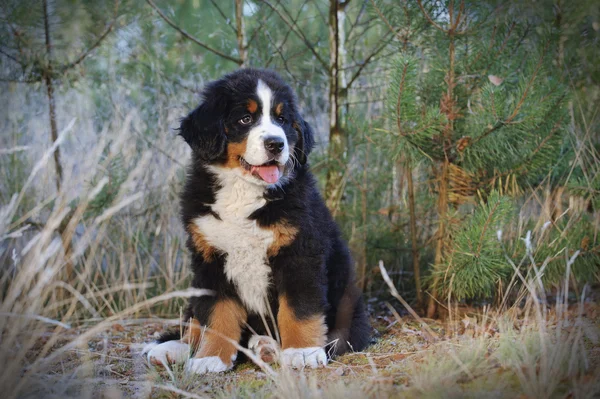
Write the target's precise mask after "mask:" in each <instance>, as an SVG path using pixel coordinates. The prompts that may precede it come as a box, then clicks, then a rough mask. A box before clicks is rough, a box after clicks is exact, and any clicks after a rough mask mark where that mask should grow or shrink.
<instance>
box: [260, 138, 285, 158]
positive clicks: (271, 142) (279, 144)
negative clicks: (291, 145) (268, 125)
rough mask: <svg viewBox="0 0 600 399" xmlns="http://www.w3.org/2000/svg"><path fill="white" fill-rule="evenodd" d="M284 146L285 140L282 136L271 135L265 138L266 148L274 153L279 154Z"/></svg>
mask: <svg viewBox="0 0 600 399" xmlns="http://www.w3.org/2000/svg"><path fill="white" fill-rule="evenodd" d="M284 146H285V142H284V141H283V138H281V137H277V136H270V137H267V138H265V148H266V149H267V151H268V152H270V153H271V154H273V155H277V154H279V153H280V152H281V151H282V150H283V147H284Z"/></svg>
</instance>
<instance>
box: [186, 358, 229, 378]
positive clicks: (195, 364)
mask: <svg viewBox="0 0 600 399" xmlns="http://www.w3.org/2000/svg"><path fill="white" fill-rule="evenodd" d="M232 367H233V362H232V363H231V364H225V363H223V361H222V360H221V358H220V357H219V356H208V357H201V358H193V359H190V360H188V362H187V363H186V364H185V371H187V372H188V373H193V374H206V373H220V372H223V371H227V370H229V369H231V368H232Z"/></svg>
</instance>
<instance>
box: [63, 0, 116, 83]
mask: <svg viewBox="0 0 600 399" xmlns="http://www.w3.org/2000/svg"><path fill="white" fill-rule="evenodd" d="M119 5H120V0H115V9H114V13H113V19H112V22H111V23H110V24H109V25H108V26H107V27H106V29H105V30H104V32H103V33H102V34H101V35H100V36H99V37H98V40H96V42H95V43H94V44H92V46H91V47H90V48H88V49H87V50H86V51H84V52H83V53H82V54H81V55H80V56H79V57H77V58H76V59H75V61H73V62H71V63H69V64H66V65H64V66H62V67H61V68H60V69H61V70H62V71H63V72H64V71H66V70H68V69H71V68H73V67H74V66H77V65H78V64H80V63H81V62H82V61H83V60H85V58H86V57H87V56H88V55H90V54H91V53H92V51H94V50H95V49H96V47H98V46H99V45H100V43H102V41H103V40H104V39H105V38H106V36H108V34H109V33H110V32H111V31H112V29H113V27H114V26H115V21H116V20H117V12H118V11H119Z"/></svg>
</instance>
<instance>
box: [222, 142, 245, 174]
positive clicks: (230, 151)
mask: <svg viewBox="0 0 600 399" xmlns="http://www.w3.org/2000/svg"><path fill="white" fill-rule="evenodd" d="M246 144H247V143H246V140H244V141H242V142H241V143H227V160H226V161H225V167H226V168H231V169H233V168H237V167H239V166H240V157H241V156H243V155H244V153H245V152H246Z"/></svg>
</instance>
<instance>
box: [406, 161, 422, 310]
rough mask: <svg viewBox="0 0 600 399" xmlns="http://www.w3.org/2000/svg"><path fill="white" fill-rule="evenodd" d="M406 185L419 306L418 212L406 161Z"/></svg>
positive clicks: (420, 296)
mask: <svg viewBox="0 0 600 399" xmlns="http://www.w3.org/2000/svg"><path fill="white" fill-rule="evenodd" d="M406 185H407V189H408V209H409V216H410V239H411V244H412V248H411V252H412V261H413V273H414V279H415V290H416V291H417V306H418V307H419V308H420V307H421V306H422V305H423V294H422V292H421V268H420V263H419V247H418V245H417V240H418V238H417V214H416V210H415V188H414V184H413V175H412V170H411V168H410V162H406Z"/></svg>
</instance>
